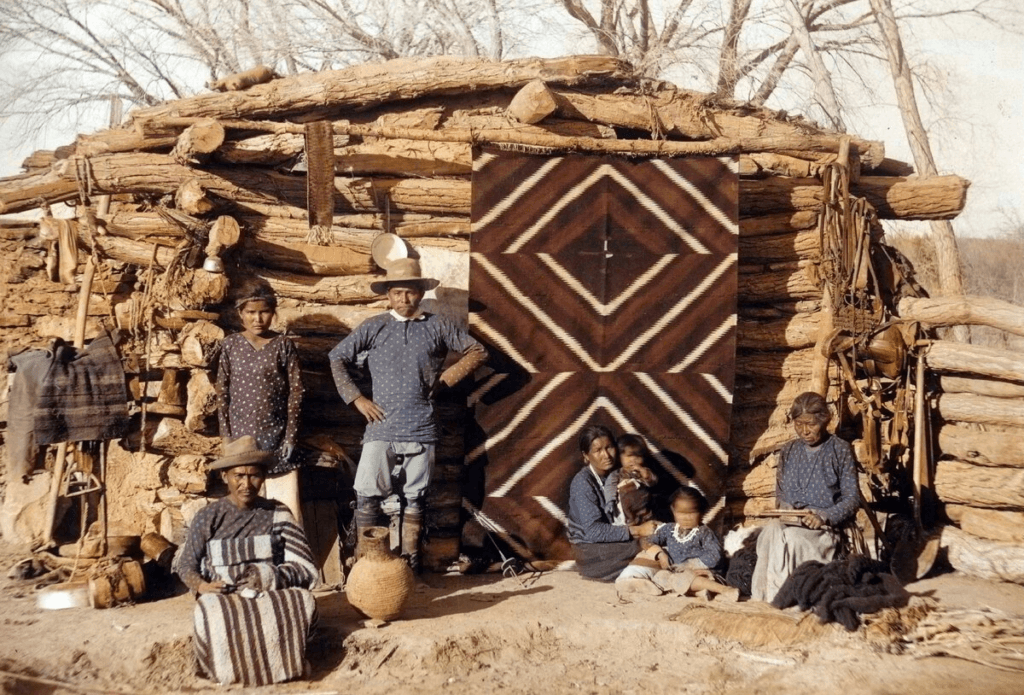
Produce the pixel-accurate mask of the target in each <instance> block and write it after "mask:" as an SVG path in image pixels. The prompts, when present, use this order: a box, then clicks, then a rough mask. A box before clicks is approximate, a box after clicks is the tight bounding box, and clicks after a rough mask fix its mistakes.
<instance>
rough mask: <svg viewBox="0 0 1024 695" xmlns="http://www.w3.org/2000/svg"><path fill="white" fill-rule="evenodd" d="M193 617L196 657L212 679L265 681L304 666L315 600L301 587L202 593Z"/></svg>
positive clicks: (292, 675) (295, 673) (301, 670)
mask: <svg viewBox="0 0 1024 695" xmlns="http://www.w3.org/2000/svg"><path fill="white" fill-rule="evenodd" d="M194 617H195V641H196V643H195V650H196V658H197V661H198V663H199V668H200V670H201V671H202V673H203V675H204V676H206V677H207V678H209V679H211V680H215V681H217V682H218V683H221V684H228V683H241V684H242V685H246V686H255V685H268V684H270V683H280V682H282V681H287V680H291V679H293V678H300V677H302V676H303V675H304V673H305V672H306V663H305V654H306V640H307V639H308V638H309V633H310V630H311V629H312V627H313V626H314V623H315V619H316V602H315V601H314V599H313V594H312V593H310V592H309V591H307V590H305V589H297V588H292V589H279V590H275V591H267V592H263V593H261V594H260V595H259V596H258V597H257V598H247V597H246V596H243V595H241V594H238V593H236V594H204V595H202V596H200V597H199V600H198V601H197V603H196V608H195V616H194Z"/></svg>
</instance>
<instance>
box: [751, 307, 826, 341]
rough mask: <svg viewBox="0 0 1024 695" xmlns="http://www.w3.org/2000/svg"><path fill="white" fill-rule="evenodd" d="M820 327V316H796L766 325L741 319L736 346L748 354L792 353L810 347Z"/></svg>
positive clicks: (771, 321)
mask: <svg viewBox="0 0 1024 695" xmlns="http://www.w3.org/2000/svg"><path fill="white" fill-rule="evenodd" d="M820 324H821V315H820V313H815V314H796V315H795V316H792V317H789V318H785V319H777V320H770V321H752V320H749V319H743V318H741V319H740V320H739V322H738V325H737V331H736V345H737V347H739V348H747V349H751V350H793V349H799V348H806V347H811V346H813V345H814V343H815V340H816V338H817V335H818V330H819V326H820Z"/></svg>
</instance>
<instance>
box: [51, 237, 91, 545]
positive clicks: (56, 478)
mask: <svg viewBox="0 0 1024 695" xmlns="http://www.w3.org/2000/svg"><path fill="white" fill-rule="evenodd" d="M95 275H96V262H95V261H94V260H93V257H92V256H89V257H88V258H87V259H86V261H85V275H84V277H83V278H82V288H81V290H80V291H79V294H78V314H77V316H76V317H75V334H74V339H73V340H74V343H73V344H74V346H75V349H76V350H81V349H82V348H83V347H84V346H85V322H86V318H87V317H88V315H89V297H90V295H91V294H92V280H93V277H95ZM67 456H68V443H67V442H61V443H60V444H58V445H57V457H56V460H55V461H54V462H53V479H52V480H51V481H50V494H49V496H48V497H47V499H46V515H45V519H46V521H45V526H44V527H43V545H42V547H44V548H49V547H52V546H53V531H54V528H53V526H54V522H55V520H56V517H57V498H58V497H60V486H61V482H63V480H64V466H65V462H66V459H67Z"/></svg>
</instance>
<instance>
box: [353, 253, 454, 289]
mask: <svg viewBox="0 0 1024 695" xmlns="http://www.w3.org/2000/svg"><path fill="white" fill-rule="evenodd" d="M387 271H388V274H387V276H385V278H384V279H383V280H378V281H377V282H371V283H370V290H371V291H372V292H373V293H375V294H385V293H386V292H387V291H388V288H389V287H390V286H391V285H393V284H395V283H403V282H415V283H418V284H419V285H420V286H421V287H422V288H423V291H424V292H426V291H428V290H432V289H434V288H435V287H437V286H438V285H440V284H441V283H440V282H438V281H437V280H435V279H434V278H425V277H423V273H422V271H420V262H419V261H418V260H416V259H415V258H399V259H398V260H395V261H393V262H392V263H391V264H390V265H389V266H388V267H387Z"/></svg>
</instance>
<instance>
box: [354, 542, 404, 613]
mask: <svg viewBox="0 0 1024 695" xmlns="http://www.w3.org/2000/svg"><path fill="white" fill-rule="evenodd" d="M390 536H391V532H390V530H388V529H386V528H384V527H383V526H371V527H370V528H366V529H362V530H361V531H360V532H359V545H360V547H361V549H362V553H363V555H362V557H361V558H359V560H357V561H356V564H355V565H353V566H352V571H351V572H350V573H349V576H348V581H347V582H345V595H346V596H347V597H348V602H349V603H351V604H352V606H353V608H355V609H356V610H357V611H359V612H360V613H362V614H363V615H365V616H366V617H368V618H373V619H375V620H394V619H395V618H397V617H398V616H399V615H400V614H401V613H402V608H403V607H404V606H405V602H406V601H407V600H408V598H409V594H411V593H412V589H413V583H414V581H415V579H414V578H413V574H412V570H410V569H409V565H407V564H406V563H405V560H402V559H401V558H398V557H395V555H394V554H393V553H392V552H391V550H390V548H389V547H388V540H389V538H390Z"/></svg>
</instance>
